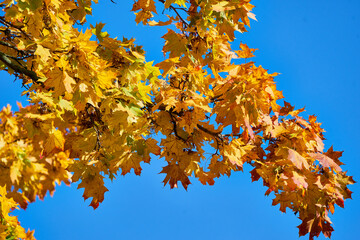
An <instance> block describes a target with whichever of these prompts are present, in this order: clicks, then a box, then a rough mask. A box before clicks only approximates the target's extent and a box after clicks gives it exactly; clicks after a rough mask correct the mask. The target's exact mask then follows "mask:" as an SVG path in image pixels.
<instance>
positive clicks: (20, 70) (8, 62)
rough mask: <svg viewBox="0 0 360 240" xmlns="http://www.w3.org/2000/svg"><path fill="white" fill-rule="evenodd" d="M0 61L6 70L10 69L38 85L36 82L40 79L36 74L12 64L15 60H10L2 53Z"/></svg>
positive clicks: (0, 53)
mask: <svg viewBox="0 0 360 240" xmlns="http://www.w3.org/2000/svg"><path fill="white" fill-rule="evenodd" d="M0 61H2V62H3V63H4V64H5V65H6V66H7V67H8V68H11V69H12V70H14V71H15V72H17V73H20V74H24V75H26V76H28V77H29V78H31V79H32V80H33V81H34V82H36V83H38V80H39V79H40V78H39V77H38V76H37V75H36V73H35V72H33V71H31V70H28V69H26V68H24V67H22V66H20V65H18V64H16V63H15V62H14V61H15V60H13V59H11V56H9V55H7V54H5V53H3V52H0Z"/></svg>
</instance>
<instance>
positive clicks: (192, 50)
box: [0, 0, 354, 239]
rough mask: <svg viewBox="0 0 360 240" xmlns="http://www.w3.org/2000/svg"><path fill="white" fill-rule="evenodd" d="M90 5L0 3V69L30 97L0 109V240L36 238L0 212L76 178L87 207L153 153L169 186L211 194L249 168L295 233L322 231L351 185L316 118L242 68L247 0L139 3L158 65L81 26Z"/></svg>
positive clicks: (129, 43)
mask: <svg viewBox="0 0 360 240" xmlns="http://www.w3.org/2000/svg"><path fill="white" fill-rule="evenodd" d="M93 2H97V1H90V0H81V1H78V0H19V1H17V2H14V1H12V0H4V1H2V3H1V5H0V6H1V9H2V13H1V16H0V69H1V70H3V71H7V72H8V73H9V74H11V75H13V76H14V77H15V78H16V79H17V80H18V81H22V84H23V87H24V92H23V94H26V96H27V97H28V99H29V104H28V105H27V106H21V105H19V110H18V111H15V112H14V111H12V110H11V107H10V106H7V107H4V108H3V110H2V111H1V112H0V220H1V221H0V239H5V238H10V237H13V238H21V239H33V237H32V232H31V231H28V232H26V231H25V230H24V229H23V228H22V227H21V226H20V225H19V223H18V221H17V218H16V217H14V216H11V215H9V213H10V212H11V210H12V209H13V208H15V207H17V206H20V207H21V208H24V209H25V208H26V206H27V205H28V204H29V203H30V202H33V201H35V200H36V199H37V198H39V199H43V198H44V197H45V195H46V194H47V193H50V194H53V192H54V190H55V185H56V184H60V183H61V182H64V183H65V184H70V183H71V182H73V183H79V184H78V187H79V188H83V189H84V194H83V197H84V198H85V199H87V198H91V203H90V205H91V206H92V207H94V208H97V207H98V206H99V203H101V202H102V201H103V200H104V193H105V192H106V191H108V190H107V188H106V187H105V186H104V178H110V179H115V178H116V176H117V175H118V174H121V175H126V174H128V173H131V172H134V173H135V174H136V175H140V174H141V170H142V169H141V163H150V161H151V159H152V158H154V157H155V156H157V157H155V159H158V158H160V159H162V160H165V162H166V166H165V167H164V168H163V169H162V171H161V173H162V174H163V175H164V181H163V182H164V184H165V185H166V184H168V185H170V188H174V187H178V184H179V183H181V184H182V186H183V187H184V188H185V189H186V188H187V187H188V185H189V184H190V183H191V182H190V180H191V179H190V177H193V178H197V179H198V180H199V181H200V182H201V183H202V184H204V185H206V184H209V185H213V184H214V183H215V179H216V178H219V177H221V176H223V175H228V176H230V175H231V173H232V172H233V171H241V170H242V168H243V164H249V165H251V167H252V170H251V176H252V180H253V181H257V180H260V179H261V180H262V181H263V183H264V185H265V186H266V187H267V188H268V189H267V191H266V192H265V194H266V195H268V194H270V193H272V192H273V193H274V196H275V198H274V200H273V205H279V207H280V211H282V212H285V211H286V210H287V209H288V210H291V211H293V212H295V213H296V214H298V217H299V218H300V219H301V221H302V223H301V224H300V225H299V226H298V227H299V233H300V236H302V235H306V234H308V233H309V237H310V239H313V237H314V236H319V234H320V233H321V232H322V233H323V234H324V235H325V236H326V237H330V236H331V232H332V231H333V228H332V226H331V221H330V219H329V217H328V215H329V213H334V209H335V205H338V206H340V207H344V200H345V199H347V198H350V197H351V191H350V190H349V189H348V185H349V184H352V183H354V181H353V179H352V178H351V177H350V176H347V175H346V172H344V171H343V170H342V169H341V165H342V163H341V162H340V160H339V158H340V157H341V154H342V152H338V151H334V150H333V148H332V147H331V148H330V149H328V150H325V149H324V144H323V140H324V136H323V132H324V130H323V129H322V128H321V124H320V123H318V122H316V117H315V116H310V117H308V118H304V117H302V116H300V113H301V112H302V111H304V109H298V110H295V109H294V107H292V106H291V105H290V104H289V103H287V102H285V103H284V104H283V101H278V100H279V99H282V98H283V95H282V93H281V92H280V91H279V90H277V89H276V84H275V82H274V77H275V76H276V73H272V74H270V73H268V72H267V70H265V69H264V68H263V67H261V66H256V65H255V64H254V63H253V62H252V61H251V58H252V57H254V55H253V53H254V51H255V49H250V48H249V47H248V46H247V45H245V44H241V45H240V47H239V49H237V50H236V49H232V46H231V42H232V41H233V40H234V39H235V35H234V34H235V32H236V31H237V32H246V31H247V26H249V25H250V19H255V15H254V14H253V13H252V12H251V10H252V9H253V5H251V4H250V0H232V1H229V0H166V1H165V0H159V1H155V0H137V1H135V2H134V5H133V9H132V11H134V13H135V15H136V19H135V20H136V22H137V23H141V24H144V25H149V26H165V27H166V28H167V29H168V30H167V33H166V34H165V35H164V36H163V39H164V47H163V53H164V56H165V58H164V59H165V60H164V61H162V62H159V63H157V64H155V65H154V64H153V62H146V61H145V57H144V50H143V49H142V48H141V46H137V45H136V44H135V40H134V39H122V40H119V39H117V38H112V37H110V36H109V34H108V33H107V32H105V31H104V30H103V28H104V24H103V23H98V24H96V25H95V26H91V28H90V29H86V30H83V31H81V30H79V27H78V26H79V25H78V24H83V23H85V21H86V16H87V15H88V14H91V4H92V3H93ZM102 4H112V3H111V2H110V1H109V2H106V3H102ZM118 4H120V5H121V1H120V2H118ZM160 19H161V21H160ZM235 59H243V61H235ZM235 62H236V63H235ZM239 62H243V63H242V64H239ZM208 146H211V148H209V147H208ZM208 149H212V152H210V155H206V156H205V153H209V152H208V151H209V150H208ZM208 156H210V158H209V157H208Z"/></svg>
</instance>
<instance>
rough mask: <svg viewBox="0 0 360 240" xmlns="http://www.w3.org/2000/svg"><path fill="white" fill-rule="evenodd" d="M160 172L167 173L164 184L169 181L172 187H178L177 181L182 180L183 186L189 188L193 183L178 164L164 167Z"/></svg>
mask: <svg viewBox="0 0 360 240" xmlns="http://www.w3.org/2000/svg"><path fill="white" fill-rule="evenodd" d="M160 173H165V174H166V177H165V179H164V181H163V182H164V186H165V185H166V184H167V183H169V185H170V188H177V187H178V185H177V182H178V181H181V184H182V185H183V187H184V188H185V189H187V187H188V185H189V184H191V182H190V180H189V177H188V176H187V175H186V174H185V172H184V170H182V169H181V168H180V167H179V165H177V164H170V165H167V166H165V167H163V170H162V171H161V172H160Z"/></svg>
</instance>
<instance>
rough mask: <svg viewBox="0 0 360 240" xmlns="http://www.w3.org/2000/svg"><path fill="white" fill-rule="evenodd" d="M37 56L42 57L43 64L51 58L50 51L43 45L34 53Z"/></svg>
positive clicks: (38, 46)
mask: <svg viewBox="0 0 360 240" xmlns="http://www.w3.org/2000/svg"><path fill="white" fill-rule="evenodd" d="M34 54H35V55H37V56H40V59H41V61H42V62H47V61H48V60H49V58H50V57H51V54H50V51H49V49H47V48H44V47H43V46H41V45H37V48H36V51H35V53H34Z"/></svg>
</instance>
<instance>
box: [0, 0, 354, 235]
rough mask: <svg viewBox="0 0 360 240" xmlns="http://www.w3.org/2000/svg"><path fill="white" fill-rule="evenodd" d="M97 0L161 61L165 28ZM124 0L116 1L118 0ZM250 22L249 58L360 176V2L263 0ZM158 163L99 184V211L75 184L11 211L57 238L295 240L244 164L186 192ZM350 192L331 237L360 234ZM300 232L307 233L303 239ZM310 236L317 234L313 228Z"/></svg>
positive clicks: (109, 18) (245, 37) (106, 15)
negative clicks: (168, 180) (169, 182)
mask: <svg viewBox="0 0 360 240" xmlns="http://www.w3.org/2000/svg"><path fill="white" fill-rule="evenodd" d="M116 2H117V4H112V3H111V2H110V1H103V2H102V3H101V5H99V6H97V7H95V10H94V13H93V17H91V19H90V22H92V23H96V22H100V21H101V22H104V23H106V26H105V30H106V31H108V32H109V33H110V35H111V36H112V37H115V36H118V37H120V38H122V36H125V37H128V38H129V37H135V38H136V42H137V43H138V44H140V45H143V46H144V49H145V51H146V52H147V54H146V59H147V60H148V61H152V60H154V61H155V62H159V61H161V60H162V59H163V55H162V52H161V48H162V43H163V39H161V38H160V37H161V36H162V35H163V34H164V33H165V32H166V29H165V28H161V27H151V28H150V27H144V26H141V25H138V26H136V24H135V23H134V15H133V13H131V12H130V9H131V4H132V2H133V1H121V0H118V1H116ZM123 2H124V3H123ZM252 2H253V4H254V5H256V8H255V9H254V11H253V12H254V13H255V14H256V16H257V19H258V21H257V22H255V21H253V22H252V26H251V29H250V30H249V32H248V33H245V34H237V39H236V41H235V43H234V46H238V45H239V43H240V41H242V42H244V43H247V44H248V45H249V46H250V47H252V48H258V49H259V50H258V51H257V52H255V55H256V58H254V61H255V62H256V64H257V65H262V66H263V67H264V68H266V69H269V71H270V72H279V73H281V75H280V76H278V77H276V81H277V84H278V89H280V90H283V94H284V96H285V98H286V101H288V102H290V103H292V104H294V105H296V107H297V108H301V107H304V106H305V107H306V110H307V114H315V115H317V116H318V121H320V122H322V123H323V125H322V126H323V127H324V128H325V130H326V131H327V132H326V133H325V137H326V139H327V140H326V141H325V144H326V145H325V146H326V148H328V147H330V146H331V145H334V149H335V150H344V151H345V152H344V154H343V157H342V161H343V162H344V163H345V164H346V165H345V166H344V167H343V169H345V170H348V172H349V174H350V175H352V176H354V179H355V180H356V181H360V177H359V176H360V169H359V165H360V164H359V157H358V154H357V151H359V150H360V144H359V141H358V139H357V137H358V136H360V126H358V125H357V124H359V123H358V122H359V118H360V107H359V104H360V94H359V91H360V76H359V73H358V71H359V70H360V58H359V54H360V46H359V42H360V41H359V40H360V27H359V26H360V15H359V10H360V1H358V0H343V1H341V2H339V1H335V0H317V1H313V0H312V1H310V0H301V1H300V0H268V1H260V0H253V1H252ZM0 77H1V84H2V85H1V86H2V90H3V91H2V93H1V95H0V105H6V104H7V103H10V104H11V105H15V103H16V100H21V102H22V103H23V104H25V103H26V100H25V99H24V98H20V97H19V95H20V93H21V91H22V89H21V88H20V85H19V83H17V82H15V83H14V82H13V79H12V78H11V77H9V76H7V75H6V74H5V73H0ZM162 166H164V163H163V162H162V160H157V159H154V160H153V161H152V163H151V165H148V164H146V165H143V174H142V176H141V177H138V176H135V175H134V174H132V175H128V176H126V177H122V176H119V177H118V179H116V180H115V181H114V182H113V183H111V182H107V184H106V186H107V187H108V189H109V192H107V193H106V194H105V200H104V202H103V203H102V204H101V205H100V207H99V208H98V209H97V210H95V211H94V210H93V209H92V207H88V205H89V203H90V201H89V200H88V201H86V202H84V200H83V198H82V193H83V190H77V189H76V185H73V186H72V187H67V186H60V187H58V188H57V190H56V192H55V194H54V197H47V198H45V200H44V201H37V202H35V203H33V204H31V205H29V207H28V209H27V210H26V211H19V212H17V213H18V214H19V219H20V221H21V223H22V225H23V226H25V227H26V228H30V229H35V236H36V237H37V239H38V240H45V239H51V240H57V239H69V240H72V239H74V240H75V239H243V240H248V239H251V240H261V239H264V238H266V239H276V240H282V239H284V240H288V239H298V229H297V228H296V226H297V225H299V224H300V220H299V219H297V218H296V216H294V214H293V213H290V212H289V213H287V214H283V213H281V212H280V211H279V210H278V206H275V207H273V206H271V202H272V196H271V195H270V197H265V196H264V192H265V190H266V189H265V188H264V187H263V186H262V183H261V182H255V183H251V178H250V174H249V171H250V170H251V169H250V168H248V167H245V168H244V172H243V173H242V172H238V173H234V174H233V175H232V176H231V177H230V178H227V177H223V178H221V179H218V180H217V181H216V183H215V185H214V186H203V185H202V184H201V183H199V182H198V181H196V180H195V179H191V181H192V183H193V184H192V185H190V186H189V188H188V191H187V192H186V191H185V190H184V189H182V188H179V189H173V190H170V189H169V186H166V187H163V184H162V180H163V178H164V176H163V175H162V174H158V173H159V172H160V171H161V167H162ZM350 190H352V191H353V192H354V194H353V199H352V200H347V201H346V202H345V209H341V208H336V211H335V214H334V216H333V217H332V218H331V219H332V221H333V226H334V228H335V232H334V233H333V237H332V239H335V240H336V239H346V240H355V239H358V238H359V236H360V228H359V224H360V218H359V216H360V187H359V184H355V185H353V186H351V187H350ZM301 239H307V237H303V238H301ZM318 239H325V238H324V237H323V236H321V237H320V238H318Z"/></svg>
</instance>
